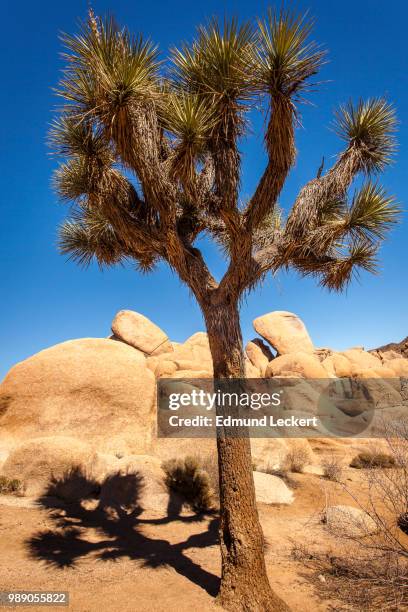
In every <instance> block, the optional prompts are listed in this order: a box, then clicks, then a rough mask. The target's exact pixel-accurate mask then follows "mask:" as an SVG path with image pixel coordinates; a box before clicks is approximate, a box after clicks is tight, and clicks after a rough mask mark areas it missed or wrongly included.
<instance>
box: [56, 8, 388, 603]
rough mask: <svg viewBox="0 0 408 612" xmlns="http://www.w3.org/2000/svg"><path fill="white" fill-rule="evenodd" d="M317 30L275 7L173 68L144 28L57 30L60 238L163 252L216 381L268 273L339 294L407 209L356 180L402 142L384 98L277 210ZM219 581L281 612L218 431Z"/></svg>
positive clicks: (78, 247)
mask: <svg viewBox="0 0 408 612" xmlns="http://www.w3.org/2000/svg"><path fill="white" fill-rule="evenodd" d="M311 27H312V24H311V22H310V21H309V20H308V19H304V18H302V17H297V16H293V15H291V14H289V13H287V12H284V11H282V12H280V13H276V12H274V11H270V12H269V13H268V16H267V18H266V19H265V20H260V21H258V22H257V25H256V26H254V27H252V26H251V25H250V24H244V25H239V24H238V23H237V22H236V21H234V20H232V21H230V22H228V23H227V22H226V23H224V24H219V23H218V22H217V21H216V20H213V21H211V22H209V24H208V25H207V26H205V27H200V28H198V32H197V36H196V38H195V40H194V42H193V43H192V44H191V45H187V44H185V45H183V46H182V47H181V48H180V49H174V50H172V51H171V53H170V57H169V59H168V61H167V62H166V63H162V62H160V61H159V57H158V52H157V50H156V48H155V47H153V46H152V44H151V43H150V42H149V41H148V40H145V39H144V38H143V37H142V36H137V37H133V36H132V35H131V34H130V33H129V32H128V30H127V29H122V28H119V27H118V26H117V25H116V24H115V22H114V21H113V20H112V19H110V18H108V19H106V20H105V21H103V20H101V19H99V18H96V17H95V16H94V15H93V13H90V15H89V19H88V21H87V23H85V24H84V26H83V27H82V30H81V32H80V33H79V35H76V36H64V43H65V45H66V47H67V52H66V55H65V58H66V62H67V65H66V69H65V71H64V76H63V78H62V81H61V84H60V88H59V90H58V93H59V95H60V96H62V97H63V98H64V99H65V100H66V102H65V103H64V106H63V107H62V109H61V112H60V116H59V118H58V120H57V121H56V122H55V124H54V126H53V128H52V130H51V140H52V143H53V147H54V149H55V150H56V151H57V152H58V153H59V154H61V155H62V156H63V157H64V158H65V160H64V161H63V163H61V165H60V166H59V168H58V170H57V171H56V175H55V185H56V189H57V192H58V194H59V196H60V197H61V198H62V199H63V200H68V201H71V202H73V203H74V205H73V206H74V207H73V214H72V217H71V219H70V220H68V221H66V222H65V223H64V224H63V225H62V227H61V229H60V248H61V251H62V253H66V254H69V255H70V256H71V257H72V258H73V259H74V260H76V261H78V262H79V263H81V264H89V262H91V260H93V259H95V260H96V261H97V262H99V264H100V265H101V266H112V265H115V264H118V263H120V262H125V261H128V260H129V261H130V262H136V264H137V266H138V267H139V268H140V270H142V271H143V272H147V271H150V270H152V269H153V268H154V266H155V264H156V263H157V262H158V261H165V262H167V263H168V264H169V266H170V267H171V268H172V269H173V270H175V271H176V272H177V274H178V275H179V277H180V278H181V280H182V281H183V282H184V283H185V284H186V285H187V287H188V288H189V289H190V290H191V291H192V293H193V294H194V296H195V298H196V300H197V302H198V304H199V306H200V308H201V311H202V314H203V317H204V320H205V324H206V328H207V332H208V338H209V343H210V349H211V354H212V358H213V363H214V377H215V378H219V379H221V378H222V379H225V378H239V377H243V376H244V374H245V373H244V353H243V347H242V337H241V330H240V322H239V305H240V300H241V299H242V297H243V296H244V295H245V293H246V292H248V291H249V290H250V289H253V288H254V287H255V286H256V285H257V283H259V282H260V281H262V279H264V277H265V276H266V275H267V274H268V273H269V272H272V273H275V272H276V271H277V270H279V269H280V268H290V267H292V268H294V269H295V270H297V271H299V272H300V273H301V274H303V275H313V276H316V277H317V278H318V279H319V281H320V283H321V284H322V285H323V286H325V287H328V288H330V289H334V290H341V289H342V288H343V287H344V286H345V285H347V283H348V282H349V281H350V279H351V278H352V276H353V271H355V270H358V269H359V268H360V269H361V268H362V269H365V270H369V271H374V270H375V265H376V252H377V249H378V243H379V242H381V241H382V240H383V239H384V237H385V234H386V231H387V230H388V229H389V228H390V226H391V225H392V224H393V223H394V222H395V221H396V216H397V214H398V207H397V206H396V204H395V201H394V199H393V198H392V197H388V196H387V195H386V194H385V191H384V189H383V188H382V187H381V186H380V185H379V184H378V183H377V182H372V181H370V180H369V178H367V180H366V182H365V183H364V185H363V187H362V188H361V189H360V190H358V191H356V192H355V193H354V195H353V196H352V197H351V199H350V201H349V200H348V191H349V188H350V187H351V185H352V182H353V180H354V179H355V177H356V176H357V175H359V174H363V175H365V176H366V177H368V175H373V174H375V173H378V172H379V171H381V170H383V168H384V167H385V166H386V165H387V164H388V163H389V162H390V160H391V157H392V153H393V151H394V147H395V143H394V131H395V123H396V122H395V115H394V111H393V109H392V108H391V107H390V105H389V104H388V103H387V102H386V101H385V100H382V99H372V100H369V101H366V102H363V101H360V102H358V103H357V104H355V105H354V104H352V103H348V104H346V105H345V106H342V107H341V108H340V109H339V110H338V112H337V114H336V119H335V125H336V126H337V131H338V134H339V136H340V137H341V139H342V140H343V141H344V146H343V148H342V150H341V152H340V153H339V155H338V157H337V160H336V161H335V163H334V165H333V166H332V167H331V168H330V169H328V170H327V171H326V172H325V173H322V171H321V170H320V171H319V172H318V175H317V177H315V178H312V180H310V182H309V183H307V184H306V185H305V186H304V187H303V188H302V189H301V190H300V192H299V195H298V197H297V199H296V201H295V202H294V203H293V206H292V208H291V210H290V211H289V212H288V213H287V215H286V220H284V218H283V217H284V215H283V214H282V211H281V209H280V208H279V206H278V198H279V196H280V193H281V191H282V188H283V186H284V183H285V180H286V178H287V176H288V173H289V171H290V169H291V167H292V166H293V164H294V161H295V158H296V150H295V143H294V133H295V128H296V125H297V121H298V105H299V103H300V102H301V101H302V97H303V95H304V94H305V92H307V91H308V90H309V89H310V87H311V83H310V81H309V80H310V78H311V77H313V75H315V74H316V73H317V71H318V69H319V67H320V65H321V63H322V61H323V60H324V53H323V51H322V50H321V49H320V48H319V47H318V46H317V45H316V44H315V43H314V42H311V41H310V40H309V35H310V31H311ZM249 110H252V112H255V111H256V110H259V111H260V112H262V111H263V112H264V113H265V115H266V117H267V121H266V124H265V125H266V130H265V146H266V151H267V163H266V167H265V169H264V172H263V174H262V176H261V177H260V180H259V184H258V186H257V188H256V190H255V192H254V194H253V195H252V197H251V198H250V199H249V200H248V201H245V202H244V201H242V200H241V199H240V191H239V186H240V173H241V165H240V153H239V144H240V139H241V137H242V136H243V135H244V134H245V132H246V130H247V126H248V111H249ZM204 234H205V235H206V236H207V237H208V238H210V239H213V240H214V241H215V242H216V243H217V244H218V245H219V246H220V252H221V253H222V255H223V256H224V257H225V258H226V259H227V271H226V273H225V274H224V276H223V278H222V279H220V280H217V279H216V278H214V276H213V275H212V274H211V272H210V270H209V268H208V267H207V265H206V262H205V260H204V257H203V254H202V253H201V252H200V250H199V249H198V248H197V246H196V241H197V239H198V238H199V237H200V236H202V235H204ZM217 444H218V457H219V474H220V502H221V527H220V540H221V556H222V580H221V588H220V593H219V597H218V599H219V602H220V603H221V604H222V605H223V606H224V607H225V608H227V609H231V610H235V611H236V610H251V611H262V612H265V611H267V610H285V609H287V606H286V604H284V603H283V602H282V601H281V600H280V599H279V597H277V595H275V593H274V592H273V591H272V589H271V587H270V584H269V582H268V578H267V574H266V569H265V562H264V557H263V536H262V531H261V527H260V524H259V520H258V515H257V510H256V504H255V496H254V484H253V478H252V470H251V454H250V442H249V440H248V438H245V437H244V438H231V437H227V436H223V435H222V434H221V435H220V436H219V438H218V440H217Z"/></svg>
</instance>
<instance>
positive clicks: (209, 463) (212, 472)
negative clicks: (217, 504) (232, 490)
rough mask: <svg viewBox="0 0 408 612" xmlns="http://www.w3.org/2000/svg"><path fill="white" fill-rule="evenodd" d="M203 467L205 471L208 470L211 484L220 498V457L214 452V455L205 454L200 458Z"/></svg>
mask: <svg viewBox="0 0 408 612" xmlns="http://www.w3.org/2000/svg"><path fill="white" fill-rule="evenodd" d="M200 463H201V468H202V469H203V470H204V472H207V474H208V477H209V479H210V485H211V488H212V490H213V491H214V495H215V496H216V497H217V498H218V497H219V494H220V481H219V475H218V457H217V454H216V453H214V454H212V455H205V456H204V457H201V458H200Z"/></svg>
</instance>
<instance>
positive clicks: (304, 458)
mask: <svg viewBox="0 0 408 612" xmlns="http://www.w3.org/2000/svg"><path fill="white" fill-rule="evenodd" d="M308 463H310V452H309V451H308V450H307V448H304V447H302V446H294V447H293V448H291V450H290V451H289V452H288V454H287V455H286V459H285V461H284V466H285V467H286V469H287V470H288V471H289V472H295V473H297V474H301V473H302V472H303V470H304V468H305V467H306V465H307V464H308Z"/></svg>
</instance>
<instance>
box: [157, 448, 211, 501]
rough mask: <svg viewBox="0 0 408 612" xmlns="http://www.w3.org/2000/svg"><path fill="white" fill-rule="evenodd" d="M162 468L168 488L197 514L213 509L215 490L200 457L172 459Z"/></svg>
mask: <svg viewBox="0 0 408 612" xmlns="http://www.w3.org/2000/svg"><path fill="white" fill-rule="evenodd" d="M162 468H163V470H164V473H165V478H164V483H165V485H166V487H167V488H168V489H169V491H174V493H177V494H178V495H180V496H181V497H182V498H183V499H184V500H185V501H186V503H187V504H188V505H189V506H190V507H191V508H192V509H193V510H194V511H195V512H207V511H209V510H212V509H213V507H214V490H213V489H212V487H211V483H210V477H209V475H208V473H207V472H206V471H205V470H204V469H203V467H202V464H201V461H200V459H199V458H198V457H193V456H187V457H184V458H183V459H170V460H168V461H165V462H164V463H163V464H162Z"/></svg>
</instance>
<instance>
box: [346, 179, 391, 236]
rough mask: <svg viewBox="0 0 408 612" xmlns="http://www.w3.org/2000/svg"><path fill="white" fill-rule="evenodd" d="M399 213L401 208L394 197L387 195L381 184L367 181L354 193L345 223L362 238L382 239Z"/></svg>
mask: <svg viewBox="0 0 408 612" xmlns="http://www.w3.org/2000/svg"><path fill="white" fill-rule="evenodd" d="M400 214H401V208H400V206H398V204H397V203H396V200H395V198H394V197H393V196H387V195H386V192H385V189H384V188H383V187H381V185H378V184H375V183H372V182H371V181H369V182H367V183H365V184H364V185H363V187H362V188H361V189H360V190H359V191H358V192H357V193H356V194H355V196H354V198H353V201H352V204H351V207H350V210H349V212H348V214H347V217H346V225H347V226H348V228H349V229H350V231H352V232H353V233H354V234H357V235H359V236H361V237H362V238H364V239H380V240H383V239H384V238H385V235H386V233H387V232H388V231H389V230H390V229H391V227H392V226H393V225H395V224H396V223H398V220H399V217H400Z"/></svg>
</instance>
